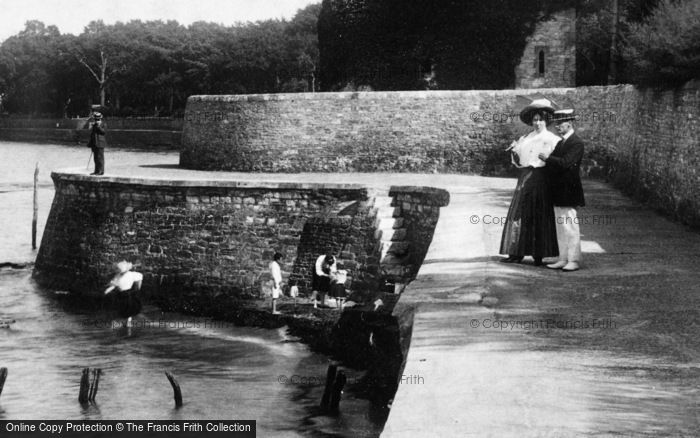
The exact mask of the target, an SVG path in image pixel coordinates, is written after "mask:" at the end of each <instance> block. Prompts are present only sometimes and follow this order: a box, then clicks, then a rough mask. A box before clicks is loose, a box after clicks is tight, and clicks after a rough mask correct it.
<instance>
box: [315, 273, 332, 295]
mask: <svg viewBox="0 0 700 438" xmlns="http://www.w3.org/2000/svg"><path fill="white" fill-rule="evenodd" d="M311 288H312V290H315V291H319V292H322V293H324V294H327V293H328V292H330V290H331V278H330V277H325V276H320V275H318V274H316V270H315V269H314V275H313V277H312V279H311Z"/></svg>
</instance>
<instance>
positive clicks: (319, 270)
mask: <svg viewBox="0 0 700 438" xmlns="http://www.w3.org/2000/svg"><path fill="white" fill-rule="evenodd" d="M324 259H325V257H324V256H321V257H319V258H317V259H316V275H318V276H320V277H325V276H326V273H325V272H323V260H324Z"/></svg>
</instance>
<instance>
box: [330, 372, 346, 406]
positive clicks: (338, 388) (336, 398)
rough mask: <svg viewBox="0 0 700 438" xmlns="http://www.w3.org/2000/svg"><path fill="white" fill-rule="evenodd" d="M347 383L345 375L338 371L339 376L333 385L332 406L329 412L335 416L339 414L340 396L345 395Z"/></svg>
mask: <svg viewBox="0 0 700 438" xmlns="http://www.w3.org/2000/svg"><path fill="white" fill-rule="evenodd" d="M347 381H348V379H347V377H345V373H344V372H342V371H338V375H336V376H335V382H334V383H333V391H332V392H331V401H330V405H329V406H328V410H329V411H330V412H332V413H334V414H337V413H338V412H339V410H340V394H342V393H343V387H344V386H345V382H347Z"/></svg>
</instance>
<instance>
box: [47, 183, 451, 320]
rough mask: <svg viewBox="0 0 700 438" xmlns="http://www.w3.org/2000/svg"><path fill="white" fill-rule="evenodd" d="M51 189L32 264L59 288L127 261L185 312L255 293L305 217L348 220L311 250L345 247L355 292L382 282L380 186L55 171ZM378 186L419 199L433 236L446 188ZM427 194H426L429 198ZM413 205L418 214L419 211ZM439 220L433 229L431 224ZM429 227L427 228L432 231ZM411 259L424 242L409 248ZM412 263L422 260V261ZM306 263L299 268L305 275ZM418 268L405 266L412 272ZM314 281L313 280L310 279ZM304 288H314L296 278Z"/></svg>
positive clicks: (87, 281) (424, 234)
mask: <svg viewBox="0 0 700 438" xmlns="http://www.w3.org/2000/svg"><path fill="white" fill-rule="evenodd" d="M52 177H53V179H54V184H55V187H56V195H55V198H54V202H53V205H52V207H51V212H50V215H49V218H48V221H47V224H46V228H45V231H44V235H43V239H42V243H41V248H40V250H39V254H38V256H37V260H36V265H35V277H36V278H37V279H38V281H39V282H40V283H41V284H43V285H46V286H49V287H52V288H54V289H63V290H70V291H74V292H80V293H89V294H100V293H101V291H103V290H104V288H105V286H106V284H107V282H108V281H109V279H110V278H111V276H112V275H113V274H114V266H115V263H116V262H117V261H119V260H122V259H126V260H129V261H131V262H132V263H134V265H135V266H136V269H137V270H139V271H140V272H143V273H144V274H145V280H144V283H145V284H144V286H145V290H147V291H150V292H152V293H155V294H158V295H161V297H165V298H166V299H167V300H168V301H169V302H170V303H171V304H172V305H173V307H175V308H177V309H179V310H185V311H186V310H192V307H193V306H206V305H210V304H212V303H216V302H217V301H218V298H223V297H225V298H227V302H229V301H230V300H231V299H234V300H241V301H245V300H254V299H258V298H259V297H260V294H261V288H260V285H261V283H262V282H264V281H267V279H268V278H269V277H268V267H267V266H268V264H269V262H270V260H271V258H272V255H273V254H274V252H275V251H279V252H281V253H282V254H284V256H285V257H284V259H283V271H285V272H287V273H288V274H289V273H291V272H292V271H293V268H294V267H295V266H296V265H295V263H296V260H297V259H299V258H300V257H302V258H303V257H307V256H308V254H307V253H304V255H302V252H303V251H301V250H300V249H299V243H300V239H301V236H302V231H303V230H304V227H305V225H306V224H307V222H310V221H317V222H318V221H326V222H329V221H330V222H333V221H336V222H338V221H340V222H345V223H350V224H352V227H349V228H347V229H346V230H345V231H347V232H346V233H345V234H343V235H341V236H337V237H335V239H337V240H338V241H343V242H345V244H344V245H343V247H342V253H341V251H339V249H340V248H339V247H338V248H335V247H333V246H332V245H333V243H332V242H331V240H332V239H330V240H328V241H324V240H322V239H316V240H315V241H314V242H312V244H311V246H308V245H307V247H306V249H305V250H304V251H307V252H308V253H310V254H316V255H317V254H322V253H326V252H328V251H329V250H332V251H336V250H338V255H339V256H340V257H339V261H340V263H343V264H344V265H345V266H344V267H345V268H346V269H347V270H348V271H349V277H350V284H349V286H350V287H351V289H353V290H362V289H369V288H373V287H376V285H377V284H381V283H382V281H383V280H382V278H383V276H384V274H383V273H382V270H381V265H380V262H381V251H382V248H381V245H380V242H381V238H380V237H379V236H378V237H375V234H376V230H375V228H374V227H375V220H374V219H375V217H376V208H375V202H374V200H375V199H376V197H377V196H379V195H378V193H377V189H368V188H367V187H363V186H360V185H351V184H305V183H304V184H302V183H284V182H242V181H231V180H215V181H189V180H188V181H164V180H153V179H137V178H118V177H102V178H95V177H90V176H87V175H84V174H83V175H80V174H70V173H53V174H52ZM385 192H386V193H382V194H381V195H383V196H389V197H391V196H394V197H396V196H397V194H400V195H402V196H404V198H406V197H410V198H411V199H412V202H413V204H412V207H411V208H412V209H413V210H415V212H413V216H411V217H410V219H406V220H407V221H409V222H410V223H411V227H412V229H413V230H418V232H414V234H413V235H414V236H416V237H417V238H422V239H428V242H427V244H429V240H430V239H431V238H432V228H434V226H435V223H436V222H437V217H438V215H439V207H440V206H444V205H447V203H448V200H449V196H448V194H447V192H444V191H443V190H438V189H429V188H421V187H393V188H391V192H392V194H391V195H389V188H387V189H386V191H385ZM422 200H424V201H422ZM418 208H420V210H421V211H422V212H423V213H422V215H421V216H420V217H417V216H415V214H416V213H417V211H418ZM431 227H432V228H431ZM427 228H430V230H427ZM413 251H414V252H416V254H415V256H412V257H414V258H420V260H422V257H424V256H425V251H427V245H426V243H425V242H421V243H420V244H417V245H415V246H414V250H413ZM416 271H417V269H416ZM305 275H306V276H310V275H311V273H310V270H309V271H308V272H306V273H304V272H302V273H297V277H296V279H297V280H300V281H299V285H300V286H303V285H304V284H305V282H304V281H301V280H303V279H304V276H305ZM411 275H412V276H413V277H415V272H407V273H406V276H405V280H406V281H410V279H411V278H409V277H410V276H411ZM307 283H308V281H307ZM301 289H302V290H301V292H302V294H304V293H307V292H309V291H308V290H305V288H303V287H302V288H301Z"/></svg>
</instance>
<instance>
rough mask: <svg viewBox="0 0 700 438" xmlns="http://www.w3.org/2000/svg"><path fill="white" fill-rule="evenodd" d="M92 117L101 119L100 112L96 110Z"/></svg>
mask: <svg viewBox="0 0 700 438" xmlns="http://www.w3.org/2000/svg"><path fill="white" fill-rule="evenodd" d="M92 117H94V118H95V120H102V113H100V112H96V113H94V114H93V115H92Z"/></svg>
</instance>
